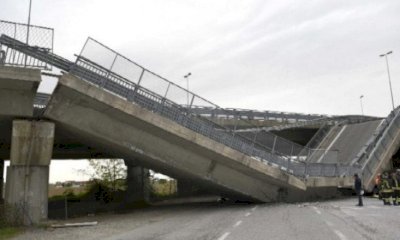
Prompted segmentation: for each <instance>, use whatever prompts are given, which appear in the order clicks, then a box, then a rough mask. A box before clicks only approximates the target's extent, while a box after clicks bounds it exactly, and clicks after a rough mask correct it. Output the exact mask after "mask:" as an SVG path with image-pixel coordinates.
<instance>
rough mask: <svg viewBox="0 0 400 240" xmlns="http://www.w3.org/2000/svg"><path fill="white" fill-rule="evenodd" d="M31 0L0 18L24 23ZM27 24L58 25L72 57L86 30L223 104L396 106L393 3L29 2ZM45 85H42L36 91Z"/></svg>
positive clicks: (18, 0)
mask: <svg viewBox="0 0 400 240" xmlns="http://www.w3.org/2000/svg"><path fill="white" fill-rule="evenodd" d="M28 5H29V1H28V0H1V8H0V18H1V19H4V20H9V21H17V22H27V15H28ZM31 23H32V24H35V25H43V26H48V27H51V28H54V29H55V49H54V51H55V53H57V54H59V55H62V56H64V57H66V58H69V59H71V60H72V59H73V54H76V53H79V51H80V49H81V48H82V46H83V44H84V42H85V40H86V38H87V37H88V36H91V37H93V38H95V39H97V40H99V41H100V42H103V43H104V44H106V45H108V46H109V47H111V48H113V49H115V50H117V51H119V52H120V53H122V54H123V55H125V56H127V57H129V58H131V59H132V60H134V61H136V62H138V63H140V64H142V65H144V66H145V67H147V68H149V69H150V70H152V71H154V72H156V73H158V74H160V75H162V76H164V77H166V78H167V79H169V80H171V81H174V82H176V83H178V84H180V85H183V86H185V85H186V83H185V82H184V79H183V76H184V75H185V74H186V73H187V72H191V73H192V76H191V77H190V88H191V90H192V91H193V92H195V93H197V94H199V95H200V96H203V97H205V98H207V99H209V100H211V101H212V102H214V103H216V104H218V105H220V106H222V107H237V108H250V109H259V110H276V111H291V112H303V113H318V114H334V115H342V114H360V113H361V107H360V98H359V97H360V95H364V98H363V105H364V112H365V114H367V115H376V116H386V115H387V114H388V113H389V112H390V110H391V100H390V91H389V84H388V76H387V71H386V63H385V61H384V59H383V58H380V57H379V54H381V53H385V52H387V51H389V50H393V54H392V55H390V56H389V66H390V71H391V77H392V86H393V93H394V101H395V104H396V105H398V104H400V68H399V66H400V1H398V0H386V1H376V0H353V1H348V0H346V1H344V0H343V1H340V0H332V1H317V0H314V1H313V0H308V1H300V0H292V1H283V0H276V1H268V0H246V1H239V0H201V1H200V0H197V1H195V0H169V1H165V0H136V1H122V0H114V1H106V0H96V1H94V0H93V1H89V0H79V1H78V0H57V1H55V0H33V5H32V17H31ZM42 89H46V87H45V88H43V87H42Z"/></svg>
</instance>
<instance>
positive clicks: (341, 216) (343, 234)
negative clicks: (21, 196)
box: [16, 198, 400, 240]
mask: <svg viewBox="0 0 400 240" xmlns="http://www.w3.org/2000/svg"><path fill="white" fill-rule="evenodd" d="M364 202H365V206H364V207H362V208H360V207H356V206H355V203H356V199H355V198H353V199H345V200H334V201H328V202H320V203H318V202H314V203H300V204H272V205H271V204H260V205H225V204H222V205H221V204H217V203H207V204H189V205H179V206H163V207H152V208H148V209H143V210H136V211H133V212H131V213H128V214H106V215H101V216H94V217H91V218H84V219H74V221H72V222H79V221H98V222H99V224H98V225H97V226H94V227H81V228H66V229H51V228H49V229H39V230H37V229H36V230H28V231H27V232H26V233H25V234H24V235H22V236H19V237H18V238H16V239H74V240H78V239H96V240H98V239H107V240H128V239H129V240H130V239H138V240H145V239H146V240H147V239H159V240H161V239H162V240H172V239H173V240H179V239H182V240H188V239H190V240H192V239H201V240H206V239H210V240H211V239H214V240H247V239H250V240H258V239H260V240H265V239H269V240H272V239H279V240H284V239H299V240H303V239H304V240H312V239H318V240H320V239H324V240H330V239H332V240H346V239H349V240H350V239H351V240H357V239H380V240H382V239H400V207H395V206H383V204H382V203H381V202H380V201H378V200H376V199H364Z"/></svg>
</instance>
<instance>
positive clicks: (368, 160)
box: [352, 106, 400, 190]
mask: <svg viewBox="0 0 400 240" xmlns="http://www.w3.org/2000/svg"><path fill="white" fill-rule="evenodd" d="M399 131H400V106H399V107H397V108H396V109H394V110H393V111H392V112H390V114H389V115H388V117H387V118H386V119H385V120H383V122H382V123H381V125H380V126H379V127H378V129H377V130H376V132H375V133H374V135H373V136H372V137H371V138H370V139H369V140H368V142H367V144H366V145H365V146H364V147H363V148H362V149H361V151H360V152H359V154H358V155H357V156H356V157H355V159H353V160H352V163H353V164H354V165H355V166H357V167H360V168H361V171H362V177H363V180H364V184H366V186H365V187H366V188H367V189H368V190H372V189H370V188H372V187H373V186H372V185H371V179H372V178H373V177H374V174H375V173H376V170H377V166H378V164H379V163H380V162H381V161H384V160H385V159H382V154H383V153H384V152H386V151H387V150H388V149H389V145H390V144H392V143H393V140H394V138H395V137H396V134H398V132H399ZM397 144H398V143H397ZM390 157H391V155H390Z"/></svg>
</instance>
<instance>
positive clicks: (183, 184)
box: [177, 178, 196, 197]
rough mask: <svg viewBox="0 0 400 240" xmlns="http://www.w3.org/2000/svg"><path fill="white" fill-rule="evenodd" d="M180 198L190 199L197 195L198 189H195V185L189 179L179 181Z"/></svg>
mask: <svg viewBox="0 0 400 240" xmlns="http://www.w3.org/2000/svg"><path fill="white" fill-rule="evenodd" d="M177 188H178V196H180V197H190V196H193V195H195V192H196V189H194V186H193V183H192V182H190V180H189V179H183V178H179V179H178V180H177Z"/></svg>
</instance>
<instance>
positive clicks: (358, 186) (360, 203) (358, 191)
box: [354, 173, 364, 207]
mask: <svg viewBox="0 0 400 240" xmlns="http://www.w3.org/2000/svg"><path fill="white" fill-rule="evenodd" d="M354 190H355V191H356V194H357V196H358V205H357V206H359V207H362V206H364V205H363V200H362V192H361V191H362V184H361V179H360V177H359V176H358V174H357V173H356V174H354Z"/></svg>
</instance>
